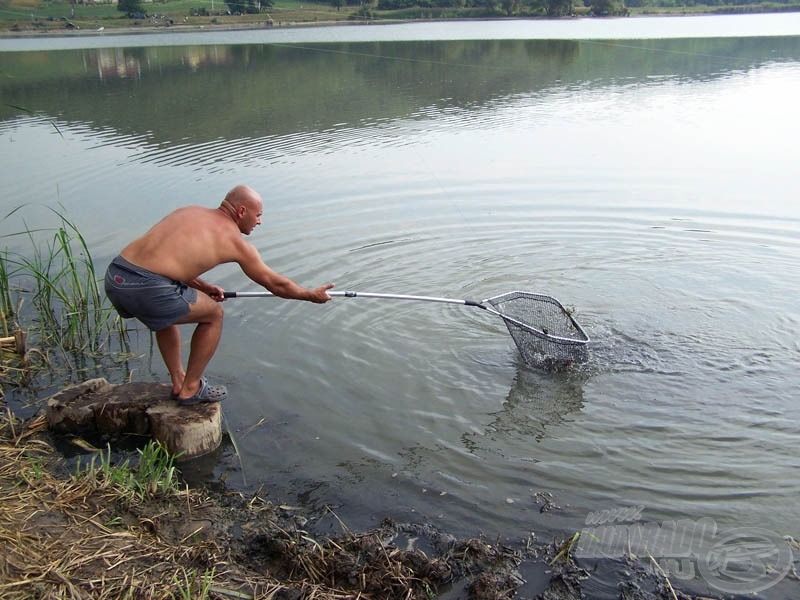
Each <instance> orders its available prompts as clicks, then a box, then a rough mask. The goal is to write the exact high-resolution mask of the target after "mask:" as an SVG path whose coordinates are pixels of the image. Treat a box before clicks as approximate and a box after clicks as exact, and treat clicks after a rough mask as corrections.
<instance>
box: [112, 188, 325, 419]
mask: <svg viewBox="0 0 800 600" xmlns="http://www.w3.org/2000/svg"><path fill="white" fill-rule="evenodd" d="M262 212H263V202H262V200H261V196H259V195H258V193H257V192H256V191H255V190H253V189H252V188H250V187H247V186H244V185H239V186H237V187H235V188H233V189H232V190H231V191H230V192H228V194H227V195H226V196H225V199H224V200H223V201H222V203H221V204H220V205H219V207H218V208H215V209H212V208H205V207H202V206H187V207H184V208H179V209H177V210H176V211H174V212H172V213H170V214H169V215H167V216H166V217H164V219H162V220H161V221H159V222H158V223H156V225H154V226H153V228H152V229H150V231H148V232H147V233H145V234H144V235H143V236H142V237H140V238H138V239H137V240H134V241H133V242H131V243H130V244H129V245H128V246H126V247H125V248H124V249H123V250H122V252H120V254H119V256H117V257H116V258H115V259H114V260H113V261H112V262H111V264H110V265H109V267H108V270H107V271H106V279H105V289H106V295H107V296H108V298H109V300H111V303H112V304H113V305H114V307H115V308H116V309H117V311H118V312H119V314H120V315H121V316H122V317H123V318H126V319H129V318H132V317H136V318H137V319H139V320H140V321H141V322H142V323H144V324H145V325H146V326H147V327H149V328H150V329H151V330H153V331H155V332H156V340H157V342H158V348H159V350H160V351H161V356H162V357H163V359H164V363H165V364H166V367H167V370H168V371H169V374H170V378H171V379H172V397H173V398H175V399H176V400H177V401H178V403H179V404H182V405H192V404H197V403H199V402H216V401H219V400H222V399H224V398H225V397H226V396H227V390H226V389H225V387H224V386H221V385H209V384H208V383H207V381H206V380H205V378H204V377H203V372H204V371H205V368H206V366H207V365H208V362H209V361H210V360H211V357H212V356H213V355H214V352H215V351H216V349H217V344H218V343H219V340H220V336H221V335H222V315H223V310H222V306H221V305H220V304H219V303H220V302H222V301H223V300H224V296H223V289H222V288H221V287H219V286H217V285H212V284H210V283H207V282H205V281H203V280H202V279H200V275H201V274H203V273H205V272H206V271H208V270H209V269H211V268H213V267H216V266H217V265H220V264H222V263H229V262H235V263H238V264H239V266H240V267H241V268H242V271H244V273H245V275H247V276H248V277H249V278H250V279H252V280H253V281H255V282H256V283H258V284H260V285H262V286H264V287H265V288H267V289H268V290H269V291H270V292H272V293H273V294H275V295H276V296H280V297H282V298H291V299H296V300H308V301H310V302H315V303H318V304H323V303H325V302H327V301H328V300H330V299H331V297H330V296H329V295H328V290H330V289H331V288H332V287H333V284H332V283H327V284H325V285H321V286H319V287H317V288H314V289H308V288H305V287H302V286H300V285H298V284H297V283H295V282H294V281H292V280H291V279H289V278H288V277H285V276H283V275H280V274H279V273H276V272H275V271H273V270H272V269H270V268H269V267H268V266H267V265H266V264H264V261H263V260H262V259H261V257H260V256H259V254H258V251H257V250H256V248H255V247H254V246H253V245H252V244H249V243H247V242H246V241H245V240H244V239H242V234H244V235H249V234H250V233H252V232H253V229H255V228H256V226H258V225H260V224H261V214H262ZM184 323H197V327H196V328H195V330H194V334H193V335H192V341H191V347H190V352H189V362H188V363H187V365H186V370H184V368H183V361H182V359H181V333H180V329H179V328H178V325H181V324H184Z"/></svg>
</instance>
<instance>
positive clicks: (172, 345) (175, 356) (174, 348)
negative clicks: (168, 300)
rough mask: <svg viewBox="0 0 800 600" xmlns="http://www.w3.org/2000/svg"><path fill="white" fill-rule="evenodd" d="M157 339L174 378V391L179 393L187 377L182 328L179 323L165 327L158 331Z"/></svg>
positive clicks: (171, 377) (170, 374)
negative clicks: (184, 364)
mask: <svg viewBox="0 0 800 600" xmlns="http://www.w3.org/2000/svg"><path fill="white" fill-rule="evenodd" d="M156 341H157V342H158V349H159V350H160V351H161V357H162V358H163V359H164V364H165V365H166V367H167V371H169V376H170V379H171V380H172V393H173V394H178V393H180V391H181V388H182V387H183V380H184V379H185V378H186V371H184V370H183V360H182V358H181V330H180V328H179V327H178V326H177V325H170V326H169V327H165V328H164V329H161V330H159V331H156Z"/></svg>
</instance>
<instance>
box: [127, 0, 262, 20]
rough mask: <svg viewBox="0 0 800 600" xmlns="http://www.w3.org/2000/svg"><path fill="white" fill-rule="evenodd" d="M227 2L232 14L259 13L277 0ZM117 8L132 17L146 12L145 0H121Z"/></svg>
mask: <svg viewBox="0 0 800 600" xmlns="http://www.w3.org/2000/svg"><path fill="white" fill-rule="evenodd" d="M225 4H226V5H227V6H228V11H229V12H230V13H231V14H241V15H244V14H258V13H260V12H261V10H262V9H265V8H271V7H272V6H273V5H274V4H275V0H225ZM117 10H119V11H120V12H123V13H125V14H126V15H128V16H130V17H133V16H138V15H143V14H144V13H145V12H146V10H145V7H144V0H119V2H118V3H117Z"/></svg>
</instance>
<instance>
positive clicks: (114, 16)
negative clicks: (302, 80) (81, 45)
mask: <svg viewBox="0 0 800 600" xmlns="http://www.w3.org/2000/svg"><path fill="white" fill-rule="evenodd" d="M796 10H800V0H578V1H575V0H369V1H368V2H361V1H358V0H318V1H316V2H315V1H311V2H309V1H303V0H261V1H260V2H259V1H258V0H157V1H155V2H144V1H143V0H119V2H118V3H114V4H112V3H111V2H104V3H93V2H87V3H83V4H78V3H74V2H71V1H69V0H0V30H11V31H64V30H75V29H80V30H95V29H106V28H108V29H112V28H120V27H126V28H131V27H133V28H146V27H186V26H189V27H206V26H209V27H210V26H223V27H224V26H227V27H253V26H259V27H264V26H273V25H278V26H280V25H288V24H314V23H333V22H342V21H392V20H416V19H447V18H492V17H509V16H516V17H562V16H568V15H575V16H581V15H596V16H608V15H621V14H625V15H628V14H655V13H675V14H683V13H740V12H778V11H796Z"/></svg>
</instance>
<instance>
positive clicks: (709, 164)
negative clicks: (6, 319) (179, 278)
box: [0, 14, 800, 597]
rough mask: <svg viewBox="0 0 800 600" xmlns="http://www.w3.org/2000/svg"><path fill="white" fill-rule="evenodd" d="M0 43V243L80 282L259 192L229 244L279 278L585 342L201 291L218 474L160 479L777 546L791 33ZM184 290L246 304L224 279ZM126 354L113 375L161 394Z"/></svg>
mask: <svg viewBox="0 0 800 600" xmlns="http://www.w3.org/2000/svg"><path fill="white" fill-rule="evenodd" d="M0 51H2V52H0V97H1V98H2V102H0V148H2V156H3V160H2V161H0V213H2V215H5V214H7V213H8V212H9V211H11V210H12V209H13V208H15V207H17V206H19V205H21V204H31V206H28V207H26V208H25V209H24V210H23V211H20V212H18V213H16V214H15V215H14V216H13V217H11V218H9V219H5V220H4V221H0V233H10V232H13V231H17V230H19V224H20V222H21V219H22V218H25V220H26V222H27V223H28V225H31V226H38V225H42V226H46V225H52V224H54V223H53V221H54V220H53V216H52V213H50V212H49V211H48V210H46V209H45V208H43V207H44V206H50V207H58V206H63V208H64V209H65V210H66V211H67V213H68V214H69V216H70V217H71V218H72V220H73V221H75V222H76V224H77V225H78V227H79V228H80V230H81V232H82V233H83V235H84V236H85V237H86V239H87V241H88V243H89V245H90V247H91V250H92V253H93V257H94V259H95V261H96V262H97V263H98V265H99V266H100V268H104V267H105V265H106V264H107V263H108V261H109V260H110V259H111V258H112V257H113V256H114V255H115V254H116V253H117V251H118V250H119V249H120V248H121V247H122V246H123V245H124V244H125V243H126V242H127V241H128V240H130V239H132V238H133V237H134V236H137V235H139V234H141V233H142V232H143V231H144V230H145V229H146V228H147V227H148V226H149V225H150V224H152V223H153V222H154V221H155V220H157V219H158V218H160V217H161V216H162V215H163V214H165V213H166V212H167V211H169V210H171V209H173V208H175V207H177V206H180V205H182V204H185V203H199V204H205V205H209V206H211V205H216V204H217V203H218V202H219V200H220V199H221V197H222V196H223V195H224V193H225V192H226V191H227V190H228V189H229V188H230V187H232V186H233V185H235V184H237V183H240V182H241V183H247V184H250V185H252V186H253V187H255V188H256V189H257V190H259V191H260V192H261V193H262V194H263V196H264V198H265V216H264V225H263V226H262V227H260V228H258V229H257V230H256V231H255V233H254V234H253V235H252V242H253V243H254V244H255V245H256V246H257V247H258V249H259V250H260V252H261V253H262V255H263V257H264V258H265V260H266V262H267V263H268V264H270V265H271V266H272V267H273V268H275V269H276V270H278V271H280V272H283V273H285V274H287V275H289V276H291V277H292V278H294V279H296V280H297V281H299V282H301V283H304V284H308V285H312V284H320V283H323V282H326V281H329V280H332V281H335V282H336V284H337V289H339V290H345V289H355V290H360V291H372V292H386V293H397V294H417V295H430V296H447V297H452V298H474V299H483V298H487V297H490V296H493V295H497V294H500V293H502V292H506V291H511V290H531V291H537V292H540V293H544V294H548V295H552V296H555V297H556V298H558V299H559V300H560V301H561V302H562V303H564V304H565V305H567V306H568V307H570V308H571V309H573V310H574V315H575V317H576V319H577V320H578V321H579V322H580V323H581V324H582V325H583V327H584V328H585V329H586V331H587V333H588V334H589V336H590V337H591V338H592V340H593V341H592V343H591V344H590V346H589V353H588V359H587V361H586V362H585V363H584V364H583V365H581V366H580V368H577V369H575V370H573V371H572V372H570V373H555V374H552V373H545V372H542V371H540V370H537V369H535V368H531V367H529V366H526V365H525V364H524V363H523V362H522V361H521V360H520V358H519V357H518V354H517V351H516V348H515V346H514V344H513V342H512V340H511V338H510V336H509V335H508V332H507V330H506V329H505V326H504V324H503V322H502V320H500V319H499V318H497V317H493V316H492V315H489V314H487V313H485V312H484V311H479V310H475V309H474V308H469V307H460V306H452V305H442V304H431V303H417V302H398V301H391V300H370V299H357V298H356V299H342V298H340V299H337V300H335V301H334V302H332V303H329V304H327V305H325V306H314V305H308V304H305V303H299V302H290V301H284V300H276V299H237V300H230V301H228V302H226V304H225V309H226V323H225V333H224V336H223V340H222V343H221V346H220V348H219V350H218V352H217V355H216V357H215V358H214V360H213V361H212V363H211V365H210V367H209V376H210V378H211V379H212V380H213V381H216V382H221V383H224V384H226V385H227V386H228V390H229V395H230V397H229V399H228V400H227V401H226V405H225V417H226V419H227V422H228V425H229V427H230V428H231V429H232V430H233V432H234V435H235V437H236V441H237V445H238V448H239V451H240V454H241V456H240V457H237V456H236V454H235V452H234V449H233V448H232V447H231V446H230V445H226V446H225V447H223V448H222V449H220V451H219V452H217V453H215V454H214V455H212V456H211V457H207V458H206V459H204V460H201V461H198V462H197V464H196V465H194V467H193V468H192V469H190V470H188V471H187V474H188V476H189V477H190V478H193V480H195V481H205V482H209V481H215V480H217V479H220V478H222V479H224V480H225V481H226V483H227V485H229V486H233V487H236V488H241V489H243V490H247V491H253V490H256V489H258V488H263V490H265V491H266V492H268V493H269V494H270V495H271V496H272V497H273V498H275V499H276V500H278V501H280V502H284V501H286V502H289V503H293V504H301V505H304V506H307V507H312V508H318V507H321V506H324V505H330V506H332V507H333V508H334V509H335V510H336V513H337V515H339V517H340V518H342V520H343V521H344V522H346V523H347V524H348V525H349V526H351V527H352V528H354V529H357V528H361V527H370V526H373V525H375V524H376V522H377V521H378V520H379V519H380V518H382V517H383V516H385V515H392V516H394V517H395V518H397V519H398V520H413V521H423V520H424V521H427V522H430V523H432V524H433V525H435V526H436V527H439V528H441V529H443V530H445V531H448V532H450V533H454V534H456V535H476V534H479V533H484V534H486V535H487V536H489V537H492V538H493V537H495V536H501V537H503V538H506V539H510V540H518V539H524V538H525V537H526V536H527V535H528V533H529V532H531V531H536V532H537V535H538V536H539V538H540V539H543V540H547V539H549V537H551V536H553V535H557V536H565V535H569V534H571V533H572V532H574V531H576V530H579V529H581V528H582V527H583V526H584V522H585V519H586V517H587V515H588V514H589V513H590V512H592V511H598V510H603V509H613V508H618V507H632V506H643V507H644V511H643V517H644V518H645V519H646V520H648V521H655V522H662V521H664V520H667V519H679V518H682V519H691V520H695V521H696V520H699V519H701V518H704V517H707V518H711V519H714V521H715V522H716V523H717V524H718V526H719V528H720V529H727V528H730V527H734V526H752V527H760V528H765V529H769V530H772V531H775V532H778V533H780V534H782V535H792V536H795V537H800V529H798V526H797V519H796V515H797V514H798V512H799V511H800V457H799V455H798V453H797V442H798V439H800V404H798V398H800V375H799V374H798V370H797V364H798V359H799V358H800V342H798V331H799V330H800V309H798V306H797V297H798V294H800V275H798V273H799V272H800V269H798V266H800V206H799V205H798V202H797V198H798V183H797V140H798V139H800V118H798V114H797V99H798V98H800V18H798V15H797V14H787V15H761V16H743V17H683V18H656V19H616V20H608V21H600V20H574V21H557V22H545V21H533V22H531V21H505V22H492V23H439V24H414V25H402V26H381V27H377V26H376V27H349V28H346V27H336V28H320V29H298V30H270V31H267V30H264V31H246V32H221V33H211V32H197V33H192V34H180V35H179V34H175V35H172V34H168V35H164V34H161V35H135V36H97V37H70V38H57V39H36V40H33V39H21V40H10V39H6V40H0ZM18 107H23V108H24V109H26V111H23V110H20V109H19V108H18ZM27 111H30V112H27ZM3 242H4V245H9V246H10V247H11V248H19V247H23V246H24V241H23V240H20V239H18V238H13V239H6V240H3ZM208 279H210V280H213V281H216V282H217V283H219V284H220V285H222V286H224V287H225V288H226V289H228V290H239V291H254V290H256V286H254V285H253V284H250V283H248V281H247V280H246V279H245V278H244V277H243V276H242V275H241V274H240V273H239V272H237V271H236V269H234V268H231V267H229V266H226V267H220V268H218V269H216V270H215V271H213V272H212V273H211V274H209V276H208ZM190 331H191V330H190V329H187V330H186V333H187V334H188V333H189V332H190ZM137 332H138V333H137ZM137 332H134V333H133V338H132V339H133V341H134V344H136V345H137V348H138V349H139V351H140V352H141V356H142V357H141V359H135V360H133V361H131V362H130V363H129V367H130V368H131V369H133V377H134V378H135V379H141V380H154V379H155V380H162V379H163V378H164V375H165V371H164V368H163V366H162V365H161V363H160V360H159V359H158V357H153V356H152V355H151V353H150V347H149V337H148V335H147V333H146V332H145V331H144V330H142V329H141V328H140V329H138V330H137ZM107 376H108V377H109V378H110V379H112V380H115V381H121V380H122V379H123V378H124V377H125V376H126V375H125V374H124V373H122V372H110V373H107ZM548 494H552V502H553V503H554V504H555V505H556V507H553V508H552V509H551V510H549V511H546V512H542V510H541V509H542V508H543V507H544V506H545V505H549V503H550V500H548V498H549V496H548ZM776 589H777V588H776ZM595 592H596V595H597V597H601V596H602V595H603V594H604V593H607V594H608V595H609V596H611V597H616V594H617V593H618V592H616V591H615V589H614V587H613V583H611V584H609V588H608V589H606V590H605V592H603V591H601V590H595ZM763 593H764V594H766V595H768V593H769V592H763ZM776 593H777V592H776ZM792 595H793V592H789V593H788V594H787V596H786V597H791V596H792ZM593 597H594V596H593ZM775 597H778V596H775ZM781 597H782V596H781Z"/></svg>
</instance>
